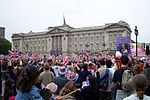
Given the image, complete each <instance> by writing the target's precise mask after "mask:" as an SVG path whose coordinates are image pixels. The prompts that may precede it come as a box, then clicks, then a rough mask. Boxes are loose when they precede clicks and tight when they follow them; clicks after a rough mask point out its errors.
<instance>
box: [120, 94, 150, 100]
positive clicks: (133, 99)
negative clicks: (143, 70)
mask: <svg viewBox="0 0 150 100" xmlns="http://www.w3.org/2000/svg"><path fill="white" fill-rule="evenodd" d="M123 100H139V98H138V97H137V94H132V95H130V96H129V97H126V98H124V99H123ZM143 100H150V97H149V96H147V95H144V98H143Z"/></svg>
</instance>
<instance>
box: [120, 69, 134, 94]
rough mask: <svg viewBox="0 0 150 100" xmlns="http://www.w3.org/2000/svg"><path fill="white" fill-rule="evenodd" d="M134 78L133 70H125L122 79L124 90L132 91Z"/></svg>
mask: <svg viewBox="0 0 150 100" xmlns="http://www.w3.org/2000/svg"><path fill="white" fill-rule="evenodd" d="M132 78H133V72H132V71H131V70H124V72H123V75H122V80H121V88H122V89H123V91H124V92H130V91H132V90H133V85H132Z"/></svg>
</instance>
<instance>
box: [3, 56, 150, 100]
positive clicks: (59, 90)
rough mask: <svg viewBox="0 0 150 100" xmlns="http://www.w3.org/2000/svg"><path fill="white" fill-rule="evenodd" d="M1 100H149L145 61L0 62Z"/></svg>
mask: <svg viewBox="0 0 150 100" xmlns="http://www.w3.org/2000/svg"><path fill="white" fill-rule="evenodd" d="M0 67H1V73H0V74H1V98H2V100H150V97H149V96H150V65H149V64H148V63H147V62H146V59H140V60H138V61H137V60H135V59H129V57H128V56H127V55H121V56H120V57H118V58H117V59H113V60H112V59H106V58H101V59H99V60H97V59H92V60H86V59H84V60H80V61H79V62H75V61H71V60H70V61H68V62H67V63H64V62H63V61H59V62H58V61H56V60H53V59H48V58H47V59H41V60H27V59H22V58H21V57H20V58H18V59H15V60H12V61H11V64H10V61H8V60H7V59H3V60H1V63H0Z"/></svg>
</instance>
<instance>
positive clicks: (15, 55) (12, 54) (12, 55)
mask: <svg viewBox="0 0 150 100" xmlns="http://www.w3.org/2000/svg"><path fill="white" fill-rule="evenodd" d="M19 56H21V52H20V51H10V50H9V57H10V58H14V59H15V58H18V57H19Z"/></svg>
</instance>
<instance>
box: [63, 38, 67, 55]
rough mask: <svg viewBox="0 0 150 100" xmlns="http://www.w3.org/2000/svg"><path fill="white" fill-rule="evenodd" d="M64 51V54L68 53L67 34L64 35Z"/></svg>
mask: <svg viewBox="0 0 150 100" xmlns="http://www.w3.org/2000/svg"><path fill="white" fill-rule="evenodd" d="M62 52H63V55H65V56H66V55H68V37H67V36H66V35H64V36H62Z"/></svg>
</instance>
